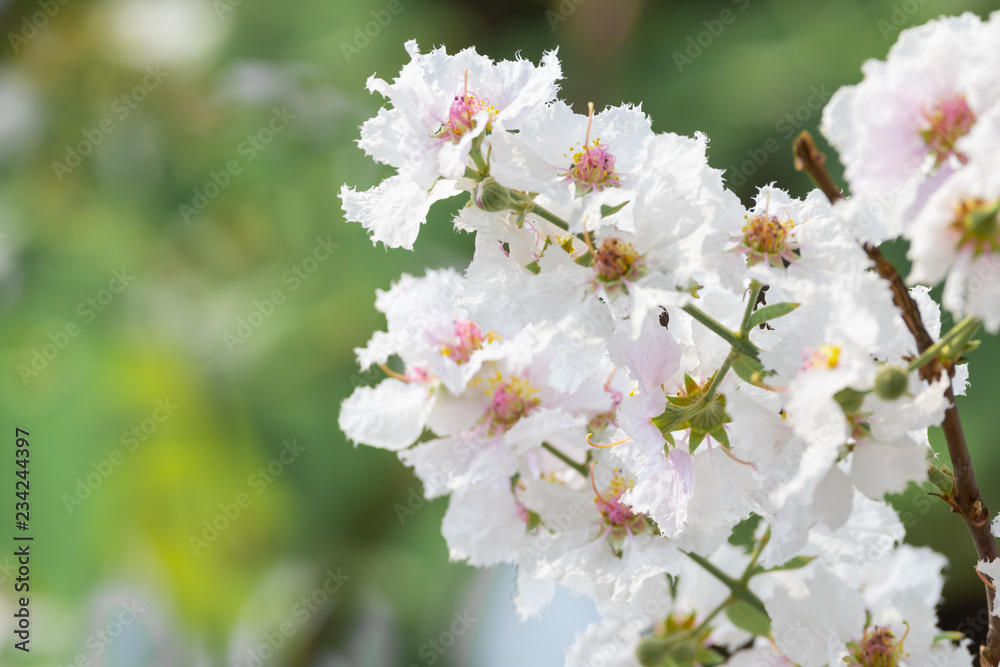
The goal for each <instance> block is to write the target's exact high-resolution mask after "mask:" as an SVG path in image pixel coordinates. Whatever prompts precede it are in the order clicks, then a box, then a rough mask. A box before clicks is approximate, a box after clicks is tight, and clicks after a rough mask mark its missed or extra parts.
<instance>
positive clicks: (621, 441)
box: [587, 433, 632, 449]
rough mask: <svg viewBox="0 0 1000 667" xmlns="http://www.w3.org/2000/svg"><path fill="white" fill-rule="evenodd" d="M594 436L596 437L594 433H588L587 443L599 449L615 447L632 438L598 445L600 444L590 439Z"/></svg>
mask: <svg viewBox="0 0 1000 667" xmlns="http://www.w3.org/2000/svg"><path fill="white" fill-rule="evenodd" d="M592 437H594V434H593V433H588V434H587V444H588V445H590V446H591V447H596V448H597V449H607V448H608V447H614V446H615V445H620V444H622V443H623V442H628V441H629V440H631V439H632V438H625V439H624V440H619V441H618V442H612V443H611V444H609V445H598V444H596V443H594V442H591V441H590V439H591V438H592Z"/></svg>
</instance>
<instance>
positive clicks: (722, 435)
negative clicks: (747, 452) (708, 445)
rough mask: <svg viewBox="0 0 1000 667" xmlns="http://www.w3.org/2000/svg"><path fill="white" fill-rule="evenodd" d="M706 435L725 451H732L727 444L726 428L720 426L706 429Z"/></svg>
mask: <svg viewBox="0 0 1000 667" xmlns="http://www.w3.org/2000/svg"><path fill="white" fill-rule="evenodd" d="M708 434H709V435H710V436H712V437H713V438H715V441H716V442H718V443H719V444H720V445H722V446H723V447H725V448H726V449H732V446H731V445H730V444H729V433H728V432H727V431H726V427H725V426H723V425H722V424H719V425H718V426H714V427H712V428H710V429H708Z"/></svg>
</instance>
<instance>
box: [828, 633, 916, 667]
mask: <svg viewBox="0 0 1000 667" xmlns="http://www.w3.org/2000/svg"><path fill="white" fill-rule="evenodd" d="M907 633H909V631H907ZM903 639H906V637H905V635H904V636H903V638H902V639H900V640H899V641H896V637H895V635H893V634H892V630H890V629H889V628H886V627H883V626H881V625H873V626H871V627H870V628H868V629H867V630H866V631H865V636H864V638H863V639H862V640H861V641H860V642H849V643H848V644H847V650H848V655H847V656H845V657H844V662H846V663H847V664H849V665H860V666H861V667H896V665H898V664H900V662H901V661H902V659H903V657H904V656H905V655H906V654H905V653H903Z"/></svg>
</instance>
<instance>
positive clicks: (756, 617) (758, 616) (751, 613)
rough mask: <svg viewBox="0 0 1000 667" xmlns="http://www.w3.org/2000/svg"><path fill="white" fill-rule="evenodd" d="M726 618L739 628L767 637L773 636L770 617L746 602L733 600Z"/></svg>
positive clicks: (727, 610) (727, 608) (728, 607)
mask: <svg viewBox="0 0 1000 667" xmlns="http://www.w3.org/2000/svg"><path fill="white" fill-rule="evenodd" d="M726 617H727V618H728V619H729V620H730V621H732V622H733V625H735V626H736V627H738V628H741V629H743V630H746V631H747V632H749V633H751V634H754V635H760V636H761V637H767V636H769V635H770V634H771V619H770V617H769V616H768V615H767V614H766V613H765V612H763V611H761V610H760V609H758V608H757V607H755V606H754V605H752V604H750V603H749V602H746V601H745V600H733V601H732V602H731V603H730V604H729V605H728V606H727V607H726Z"/></svg>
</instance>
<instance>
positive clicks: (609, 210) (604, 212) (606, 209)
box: [601, 201, 628, 218]
mask: <svg viewBox="0 0 1000 667" xmlns="http://www.w3.org/2000/svg"><path fill="white" fill-rule="evenodd" d="M626 204H628V202H627V201H625V202H622V203H621V204H618V206H608V205H607V204H601V217H602V218H606V217H608V216H609V215H614V214H615V213H617V212H618V211H620V210H622V209H623V208H625V205H626Z"/></svg>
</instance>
